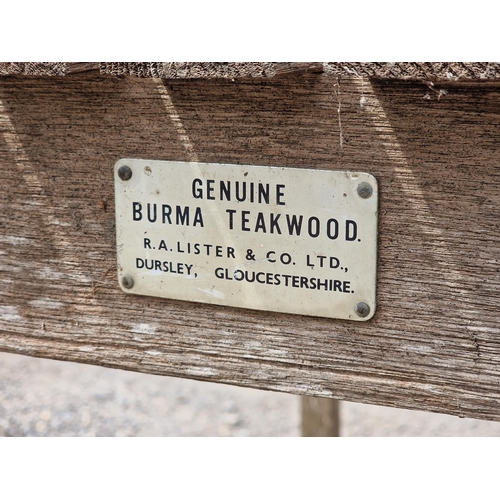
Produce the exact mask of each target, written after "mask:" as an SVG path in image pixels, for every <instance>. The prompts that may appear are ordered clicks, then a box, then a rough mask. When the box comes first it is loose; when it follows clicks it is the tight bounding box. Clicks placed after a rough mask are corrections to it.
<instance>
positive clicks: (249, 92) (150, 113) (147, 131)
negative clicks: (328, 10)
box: [0, 73, 500, 420]
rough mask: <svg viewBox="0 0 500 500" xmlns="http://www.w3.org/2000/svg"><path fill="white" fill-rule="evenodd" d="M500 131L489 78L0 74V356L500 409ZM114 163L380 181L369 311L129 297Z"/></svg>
mask: <svg viewBox="0 0 500 500" xmlns="http://www.w3.org/2000/svg"><path fill="white" fill-rule="evenodd" d="M440 90H446V91H447V93H445V92H440ZM499 144H500V83H490V84H486V83H481V84H459V83H447V84H443V85H438V84H436V85H434V86H429V85H427V84H425V83H423V82H412V83H411V82H394V81H392V82H384V81H378V82H377V81H370V80H366V79H364V80H363V79H361V78H358V77H356V76H353V77H352V78H340V79H337V78H335V77H332V76H328V75H325V74H304V75H292V76H287V77H279V78H274V79H271V80H252V79H248V80H237V81H234V82H232V81H230V80H194V81H189V80H179V81H171V82H167V81H162V80H159V79H139V78H134V77H126V78H116V77H110V76H98V75H95V74H92V73H86V74H80V75H74V76H66V77H52V78H44V77H23V76H15V77H2V78H0V162H1V169H0V183H1V184H0V186H1V187H0V207H1V217H0V350H3V351H8V352H13V353H19V354H25V355H30V356H41V357H47V358H54V359H60V360H69V361H77V362H82V363H91V364H97V365H102V366H107V367H113V368H122V369H126V370H135V371H140V372H146V373H155V374H160V375H169V376H177V377H187V378H193V379H199V380H207V381H213V382H222V383H228V384H234V385H240V386H247V387H256V388H260V389H267V390H275V391H284V392H289V393H295V394H302V395H309V396H324V397H329V398H335V399H340V400H349V401H357V402H363V403H371V404H381V405H387V406H394V407H401V408H411V409H419V410H427V411H434V412H442V413H448V414H453V415H459V416H461V417H475V418H483V419H491V420H500V324H499V311H500V272H499V271H500V230H499V229H500V168H499V163H500V148H499ZM124 157H131V158H145V159H157V160H182V161H201V162H213V163H229V164H254V165H271V166H286V167H300V168H310V169H316V168H320V169H334V170H352V171H362V172H369V173H371V174H373V175H374V176H375V177H376V178H377V180H378V184H379V190H380V197H379V236H378V242H379V243H378V245H379V247H378V248H379V250H378V277H377V312H376V315H375V317H374V318H373V319H372V320H370V321H368V322H349V321H342V320H330V319H322V318H311V317H305V316H297V315H290V314H279V313H269V312H262V311H251V310H246V309H236V308H228V307H222V306H210V305H203V304H196V303H188V302H181V301H175V300H165V299H157V298H153V297H143V296H131V295H127V294H125V293H123V292H122V291H121V290H120V288H119V286H118V283H117V278H116V247H115V228H114V218H115V217H114V181H113V165H114V163H115V162H116V161H117V160H118V159H119V158H124Z"/></svg>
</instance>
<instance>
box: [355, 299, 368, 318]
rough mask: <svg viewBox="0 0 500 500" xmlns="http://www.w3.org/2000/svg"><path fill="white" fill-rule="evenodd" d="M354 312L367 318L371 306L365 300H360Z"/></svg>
mask: <svg viewBox="0 0 500 500" xmlns="http://www.w3.org/2000/svg"><path fill="white" fill-rule="evenodd" d="M354 312H355V313H356V314H357V315H358V316H359V317H361V318H366V317H367V316H368V315H369V314H370V306H369V305H368V304H366V303H365V302H358V303H357V304H356V305H355V306H354Z"/></svg>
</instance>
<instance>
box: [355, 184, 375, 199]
mask: <svg viewBox="0 0 500 500" xmlns="http://www.w3.org/2000/svg"><path fill="white" fill-rule="evenodd" d="M357 191H358V194H359V196H360V198H364V199H365V200H366V199H367V198H369V197H370V196H371V195H372V194H373V188H372V187H371V186H370V184H368V182H361V183H360V184H358V189H357Z"/></svg>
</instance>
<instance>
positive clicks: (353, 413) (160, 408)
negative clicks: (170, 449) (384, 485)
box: [0, 353, 500, 436]
mask: <svg viewBox="0 0 500 500" xmlns="http://www.w3.org/2000/svg"><path fill="white" fill-rule="evenodd" d="M341 434H342V435H343V436H500V423H495V422H485V421H480V420H471V419H459V418H458V417H451V416H446V415H436V414H430V413H424V412H415V411H409V410H395V409H390V408H383V407H379V406H370V405H362V404H356V403H347V402H343V403H342V404H341ZM299 435H300V398H299V397H297V396H293V395H289V394H280V393H273V392H267V391H259V390H254V389H243V388H238V387H232V386H228V385H221V384H211V383H207V382H197V381H192V380H182V379H176V378H169V377H159V376H155V375H144V374H140V373H132V372H125V371H121V370H111V369H106V368H100V367H96V366H88V365H80V364H76V363H66V362H62V361H52V360H46V359H37V358H30V357H25V356H18V355H14V354H6V353H0V436H299Z"/></svg>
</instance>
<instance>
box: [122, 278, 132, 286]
mask: <svg viewBox="0 0 500 500" xmlns="http://www.w3.org/2000/svg"><path fill="white" fill-rule="evenodd" d="M122 286H123V287H124V288H132V287H133V286H134V280H133V279H132V278H131V277H130V276H124V277H123V278H122Z"/></svg>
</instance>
